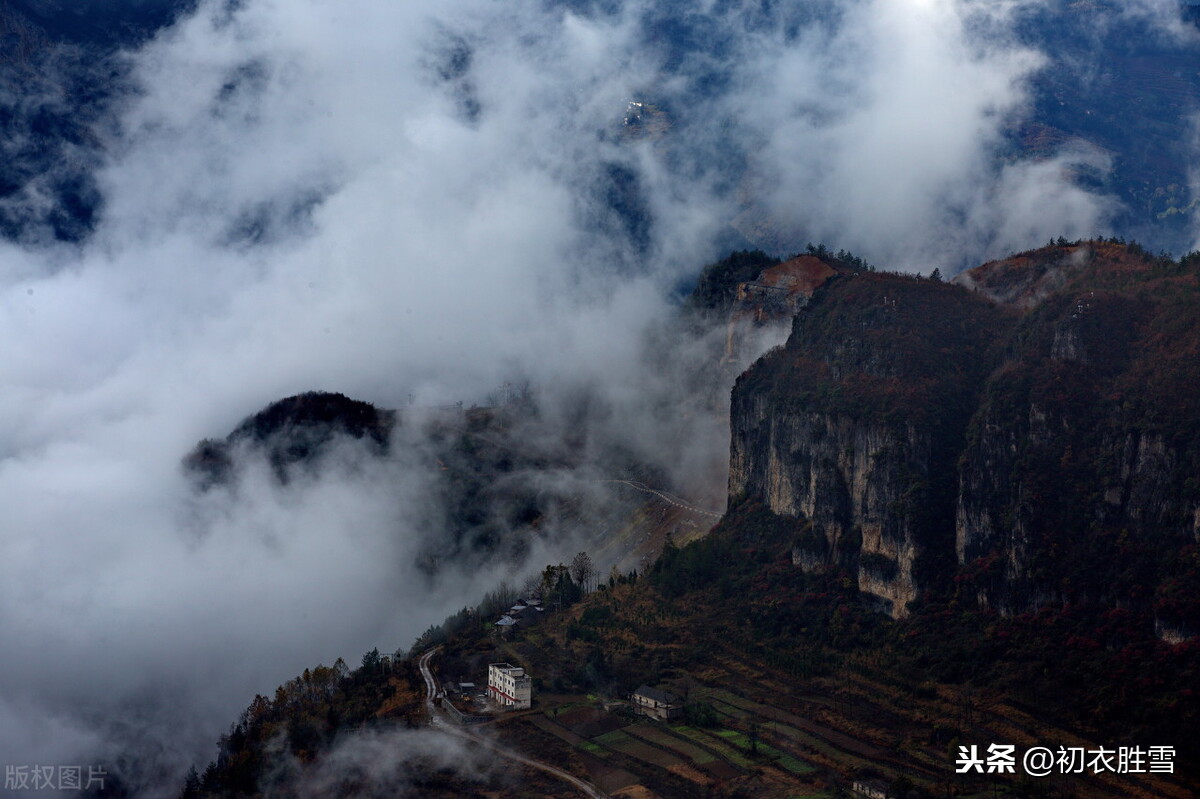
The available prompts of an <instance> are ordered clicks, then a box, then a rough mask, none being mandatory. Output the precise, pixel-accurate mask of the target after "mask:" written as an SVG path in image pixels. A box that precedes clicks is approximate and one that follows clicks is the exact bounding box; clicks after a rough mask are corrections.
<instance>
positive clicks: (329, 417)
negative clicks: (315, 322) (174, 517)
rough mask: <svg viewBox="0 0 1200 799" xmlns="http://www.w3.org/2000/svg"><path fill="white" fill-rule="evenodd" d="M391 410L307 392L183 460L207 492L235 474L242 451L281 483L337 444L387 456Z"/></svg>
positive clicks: (247, 421) (393, 414) (311, 465)
mask: <svg viewBox="0 0 1200 799" xmlns="http://www.w3.org/2000/svg"><path fill="white" fill-rule="evenodd" d="M396 419H397V415H396V412H395V411H390V410H384V409H380V408H376V407H375V406H374V405H371V404H370V403H367V402H360V401H358V400H353V399H350V398H348V397H345V396H343V395H341V394H330V393H325V392H318V391H313V392H308V393H306V394H297V395H296V396H294V397H287V398H286V399H282V400H279V401H277V402H273V403H271V404H270V405H268V406H267V407H265V408H263V409H262V410H261V411H259V412H258V413H256V414H254V415H253V416H250V417H248V418H246V419H245V420H243V421H242V423H241V424H239V425H238V426H237V428H235V429H234V430H233V432H231V433H230V434H229V435H228V436H226V437H225V438H224V439H205V440H204V441H201V442H200V443H199V444H197V445H196V448H195V449H193V450H192V452H191V453H189V454H188V455H187V457H186V458H184V461H183V465H184V468H185V470H186V471H187V473H188V474H190V475H191V476H192V478H193V480H194V481H195V482H196V484H197V486H198V487H199V488H200V489H202V490H207V489H209V488H212V487H214V486H217V485H223V484H227V483H229V481H230V480H232V479H233V478H234V476H235V471H236V469H235V466H236V460H237V459H236V457H235V453H236V452H237V451H239V450H240V449H243V448H244V449H245V450H247V451H254V452H258V453H261V454H262V455H264V456H265V457H266V459H267V461H268V463H269V464H270V466H271V469H272V472H273V473H274V475H275V477H276V479H278V480H279V482H280V483H287V482H288V481H289V479H290V478H291V475H292V474H293V472H295V471H296V470H297V469H301V468H309V469H311V468H315V467H316V465H317V464H318V463H319V462H320V460H321V459H322V458H323V457H324V455H325V454H326V453H327V452H328V451H330V450H331V449H332V448H333V446H334V445H335V443H336V442H337V441H338V440H348V441H356V442H359V443H360V444H361V445H362V446H363V447H364V448H365V450H366V451H367V452H368V453H370V454H372V455H376V456H382V455H385V454H387V451H388V446H389V442H390V436H391V432H392V427H393V425H394V424H395V423H396Z"/></svg>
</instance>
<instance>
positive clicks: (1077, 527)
mask: <svg viewBox="0 0 1200 799" xmlns="http://www.w3.org/2000/svg"><path fill="white" fill-rule="evenodd" d="M1093 266H1098V267H1099V272H1098V273H1093V274H1091V275H1090V276H1088V275H1081V276H1080V278H1078V279H1077V280H1076V281H1075V282H1074V283H1071V284H1069V285H1068V286H1067V288H1066V289H1065V290H1064V291H1062V292H1060V293H1059V294H1057V295H1055V296H1052V297H1050V298H1049V299H1047V300H1045V301H1044V302H1042V303H1041V304H1040V305H1039V306H1037V307H1036V309H1035V310H1034V311H1033V312H1032V313H1029V314H1027V315H1026V316H1025V318H1023V319H1022V320H1021V322H1020V324H1019V325H1018V326H1017V328H1016V330H1015V331H1014V338H1013V342H1012V345H1011V349H1010V353H1009V356H1010V357H1009V359H1008V362H1007V363H1006V364H1005V367H1004V368H1003V369H1001V370H998V371H997V373H996V374H995V375H993V376H992V378H991V380H990V381H989V384H988V387H987V390H986V391H985V394H984V396H983V398H982V402H981V405H980V409H979V410H978V412H977V414H976V418H975V420H974V421H973V423H972V426H971V432H970V435H969V436H968V442H967V446H966V448H965V450H964V453H963V459H962V466H961V471H960V486H959V497H958V507H957V512H956V530H955V548H956V555H957V558H958V562H959V563H960V564H961V565H962V566H963V567H966V568H967V569H968V570H970V571H972V572H973V581H972V585H973V586H974V587H975V590H976V597H975V598H976V600H977V601H978V602H979V603H980V604H982V605H985V606H990V607H994V608H996V609H998V610H1000V611H1001V612H1004V613H1016V612H1021V611H1024V610H1029V609H1035V608H1038V607H1040V606H1043V605H1046V604H1065V603H1074V602H1119V603H1125V604H1128V603H1134V604H1140V605H1141V606H1143V607H1147V608H1148V607H1150V606H1151V605H1153V604H1154V603H1155V602H1156V599H1155V597H1154V593H1155V591H1156V590H1157V589H1156V585H1158V584H1163V582H1164V579H1169V578H1167V575H1168V574H1170V573H1171V572H1172V571H1175V570H1176V567H1175V566H1174V565H1172V564H1171V563H1170V561H1172V560H1173V559H1174V555H1175V552H1177V551H1178V548H1179V547H1180V546H1182V545H1184V544H1186V543H1187V542H1189V541H1190V542H1193V543H1194V542H1195V540H1196V538H1195V520H1196V512H1197V502H1198V501H1200V497H1198V496H1197V494H1196V490H1195V480H1194V478H1193V475H1194V469H1195V466H1196V464H1195V452H1194V446H1195V442H1196V432H1195V423H1196V417H1195V416H1193V415H1192V411H1189V410H1188V409H1189V408H1191V406H1192V405H1193V401H1192V400H1190V399H1188V398H1187V397H1186V396H1180V393H1181V391H1182V392H1188V391H1190V390H1191V389H1188V388H1186V387H1187V386H1189V385H1191V386H1194V385H1195V384H1196V383H1195V380H1196V379H1197V377H1200V368H1198V366H1197V364H1196V363H1195V360H1194V359H1193V358H1190V357H1189V356H1186V355H1183V353H1185V352H1188V351H1189V350H1190V346H1191V342H1190V341H1189V340H1190V339H1192V338H1194V337H1195V336H1196V332H1197V331H1196V330H1195V327H1196V319H1195V315H1194V314H1193V313H1191V312H1190V311H1186V312H1182V313H1181V311H1183V309H1181V308H1173V307H1172V306H1174V305H1175V304H1176V301H1177V300H1176V297H1175V296H1174V295H1173V294H1162V293H1160V292H1161V286H1159V285H1158V284H1159V281H1160V279H1161V277H1162V276H1158V275H1155V273H1154V270H1153V269H1152V268H1150V266H1149V265H1145V266H1144V267H1143V270H1142V272H1140V273H1136V272H1135V273H1134V274H1133V275H1132V276H1131V275H1129V274H1127V273H1124V270H1119V271H1118V275H1116V276H1114V275H1112V274H1111V271H1112V270H1111V266H1112V265H1111V264H1110V265H1105V264H1099V265H1093ZM1121 284H1124V285H1121ZM1093 286H1094V288H1093ZM1168 319H1169V320H1171V321H1170V322H1168V321H1167V320H1168ZM1166 328H1169V329H1170V330H1171V335H1170V337H1167V336H1164V335H1163V334H1164V333H1165V332H1166V330H1165V329H1166ZM1164 346H1165V348H1166V349H1165V350H1164V349H1163V347H1164ZM1177 347H1178V348H1180V349H1181V351H1180V352H1178V353H1176V352H1173V350H1174V349H1175V348H1177ZM1180 356H1182V357H1180ZM1155 384H1157V385H1159V386H1161V388H1160V389H1157V390H1156V389H1155V388H1154V386H1155ZM1172 406H1174V407H1176V408H1178V409H1179V412H1178V413H1173V412H1171V411H1169V410H1168V408H1170V407H1172ZM1189 481H1190V482H1189ZM1166 604H1172V603H1170V602H1167V603H1166ZM1160 626H1161V627H1162V629H1173V628H1172V627H1171V625H1170V624H1166V625H1160Z"/></svg>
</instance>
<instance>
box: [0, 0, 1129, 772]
mask: <svg viewBox="0 0 1200 799" xmlns="http://www.w3.org/2000/svg"><path fill="white" fill-rule="evenodd" d="M785 5H786V4H785ZM985 5H986V7H985ZM675 6H678V7H675ZM764 9H769V6H765V5H763V4H759V3H752V2H748V1H747V2H745V3H741V4H739V3H728V2H699V1H698V2H694V3H680V4H674V5H673V6H672V8H671V9H670V10H669V11H666V10H663V9H661V8H659V7H658V6H657V5H656V4H652V3H644V4H643V3H639V2H626V3H605V4H600V3H596V4H593V3H587V2H571V3H551V2H540V3H513V4H497V3H495V2H485V1H484V0H439V2H419V1H417V0H414V1H413V2H406V3H401V4H394V3H381V2H367V0H343V1H342V2H323V1H320V0H306V1H305V2H296V3H280V2H271V1H270V0H245V2H241V3H226V2H215V1H213V0H207V1H204V2H200V3H199V4H198V5H197V7H196V9H195V10H194V12H192V13H189V14H188V15H186V16H185V17H183V18H181V19H179V20H178V21H177V22H176V23H175V24H174V25H172V26H170V27H167V28H164V29H162V30H161V31H160V32H159V33H158V35H157V36H156V37H154V38H153V39H151V40H149V41H148V42H146V43H145V44H143V45H141V46H139V47H138V48H137V49H134V50H129V51H126V52H124V53H122V54H120V55H119V56H118V59H117V60H118V61H119V63H120V65H121V70H120V72H121V74H122V76H123V77H122V84H121V85H122V88H121V90H120V91H119V92H116V94H115V95H114V97H112V98H109V99H108V100H107V101H106V104H105V107H104V109H103V113H98V114H97V119H96V120H87V126H88V129H87V134H88V135H87V136H86V137H81V138H80V143H79V144H73V145H72V148H71V152H72V153H76V155H74V156H73V157H76V158H78V159H81V161H80V163H83V164H84V166H87V168H88V174H89V175H90V176H91V178H90V180H92V181H93V182H94V187H95V191H96V192H97V193H98V195H99V196H100V197H101V198H102V203H101V204H100V205H99V212H98V216H97V219H96V221H95V225H94V229H93V230H92V231H91V232H90V233H89V234H88V235H87V236H85V237H81V238H80V240H79V241H77V242H75V243H69V244H64V243H61V242H59V243H55V242H53V241H51V239H50V238H48V237H47V236H45V235H42V234H39V233H37V232H36V230H33V228H31V229H30V230H33V232H27V234H23V235H22V236H17V237H10V238H9V239H8V240H6V241H5V242H4V243H0V341H2V342H4V344H3V346H2V348H0V352H2V353H3V355H2V357H0V508H3V511H2V512H0V641H2V642H3V656H2V657H0V760H2V761H3V762H5V763H7V764H32V763H41V764H50V763H55V764H73V763H84V764H87V763H102V764H104V765H105V766H106V767H108V769H109V770H110V771H111V772H119V773H121V775H122V776H123V777H124V778H125V779H126V780H127V781H128V782H129V784H131V785H133V786H134V787H135V788H136V789H137V790H138V791H139V792H140V793H141V794H144V795H167V794H173V793H175V792H177V790H178V788H179V786H180V780H181V777H182V774H183V772H184V770H186V768H187V767H188V765H190V764H191V763H192V762H198V763H201V764H203V762H205V761H207V760H208V759H209V758H210V757H211V756H212V752H213V742H214V741H215V739H216V737H217V735H219V734H220V733H221V732H223V731H225V730H226V729H227V728H228V725H229V723H230V722H231V721H232V720H233V719H234V718H236V716H237V713H238V712H239V711H240V710H241V709H242V708H243V707H245V706H246V704H247V703H248V702H249V700H250V699H251V698H252V697H253V696H254V694H255V693H269V692H270V691H271V690H272V689H273V688H274V686H275V685H277V684H279V683H281V682H283V681H284V680H286V679H288V678H290V677H291V676H293V675H295V674H296V673H298V672H300V671H302V670H303V669H304V668H305V667H306V666H312V665H314V664H316V663H319V662H324V663H331V662H333V661H334V660H335V659H336V658H337V657H339V656H341V657H344V658H346V660H347V661H349V662H351V663H356V662H357V661H358V657H359V656H360V655H361V653H362V652H364V651H367V650H369V649H371V648H373V647H376V646H378V647H380V648H381V649H383V650H384V651H389V650H392V649H395V648H397V647H406V646H408V645H409V644H410V643H411V642H412V640H413V639H414V638H415V637H416V636H417V635H418V634H419V633H420V632H421V631H423V630H424V629H425V628H427V627H428V626H429V625H430V624H431V623H434V622H437V621H440V620H441V619H442V618H443V617H445V616H446V615H447V614H448V613H449V612H451V611H453V610H456V609H458V608H459V607H461V606H463V605H464V604H467V603H470V602H473V601H475V600H476V599H478V595H479V594H480V593H481V591H482V590H485V588H486V587H487V586H489V585H491V584H494V583H495V582H496V581H499V580H500V579H502V578H504V577H511V576H512V575H508V574H506V573H505V569H504V568H503V567H502V566H501V565H499V564H497V565H496V567H495V568H494V569H492V570H491V571H487V570H486V569H485V570H484V571H483V573H480V572H476V571H473V572H471V573H462V572H456V571H455V570H454V569H448V570H446V571H444V572H442V573H441V574H439V576H438V577H437V578H436V579H433V580H431V579H430V578H429V577H428V575H425V574H422V573H420V572H419V571H418V570H417V569H416V568H415V566H414V563H413V558H414V557H415V555H416V553H418V552H420V551H421V548H422V546H424V545H425V544H426V543H427V542H428V541H429V539H430V537H435V538H436V536H437V534H438V531H436V530H430V529H427V527H425V526H419V525H416V524H414V519H416V518H418V517H421V518H428V514H427V513H424V510H425V509H424V508H423V505H422V503H424V502H426V498H427V494H428V482H427V481H428V476H427V474H426V471H425V466H424V461H423V460H422V459H421V458H420V457H419V454H420V452H421V443H420V442H419V441H415V440H412V439H411V438H410V439H406V438H405V436H408V435H411V432H405V433H398V434H397V436H398V438H397V439H396V440H395V441H394V442H393V443H394V446H393V448H392V455H390V456H389V457H388V458H386V459H383V460H379V459H370V458H367V457H365V456H364V455H363V454H362V453H361V452H358V451H356V450H355V449H354V448H353V447H347V448H346V449H345V450H344V451H339V453H337V454H336V457H333V458H331V459H329V462H328V463H327V464H326V465H325V466H324V467H323V468H322V470H321V471H320V472H319V474H317V475H313V476H309V477H306V478H305V479H301V480H297V481H293V482H291V483H289V484H287V485H278V484H277V483H275V482H272V480H271V479H270V475H269V473H268V471H267V470H266V468H265V467H263V468H261V469H259V470H258V471H256V470H255V468H250V469H249V470H248V471H247V473H246V474H244V475H243V480H242V482H241V484H240V487H239V490H238V491H237V492H236V493H232V492H230V493H220V492H218V493H216V494H213V495H212V496H209V497H205V498H203V499H202V500H198V499H197V498H196V494H195V491H194V487H193V486H192V485H191V484H190V483H189V481H188V479H187V478H186V476H185V475H184V473H183V471H182V470H181V469H180V460H181V458H182V457H183V456H184V455H185V454H186V453H187V452H188V451H189V450H191V448H192V447H193V446H194V445H195V443H196V442H197V441H199V440H200V439H202V438H205V437H218V436H224V435H225V434H226V433H227V432H228V431H230V430H231V429H232V428H233V427H234V426H235V425H236V424H237V423H238V422H239V421H240V420H241V419H242V418H244V417H246V416H247V415H248V414H251V413H253V412H254V411H256V410H258V409H259V408H261V407H262V406H264V405H266V404H267V403H269V402H271V401H273V400H275V399H278V398H280V397H284V396H288V395H291V394H296V393H299V392H302V391H308V390H327V391H336V392H341V393H344V394H346V395H347V396H350V397H354V398H356V399H361V400H366V401H370V402H373V403H376V404H378V405H381V406H383V407H391V408H399V407H403V406H405V405H406V404H408V403H410V402H411V403H412V404H414V405H416V406H421V407H428V406H435V405H439V404H445V403H454V402H459V401H462V402H464V403H466V404H467V405H470V404H472V403H475V402H480V403H482V402H483V400H484V397H485V396H486V395H487V393H488V392H489V391H492V390H493V389H494V388H495V387H496V386H498V385H500V384H501V383H503V382H505V381H507V380H512V379H520V380H526V381H528V382H529V384H530V385H532V386H534V387H535V389H536V391H537V392H538V396H539V398H540V402H541V404H542V406H543V413H544V419H545V424H546V425H548V426H549V428H548V429H549V430H550V431H551V433H549V434H551V435H552V434H553V431H554V430H556V429H559V430H561V429H564V428H566V427H568V426H569V425H570V424H572V423H573V422H572V420H573V419H574V417H573V416H572V406H571V403H572V402H575V401H577V400H578V397H579V396H580V392H584V393H586V394H587V395H588V396H590V397H592V398H593V401H594V402H595V403H597V406H598V407H602V408H603V413H599V414H596V415H595V416H594V417H592V421H590V422H589V424H590V427H589V433H590V435H592V436H595V437H600V438H604V439H607V440H609V441H610V443H612V445H613V446H619V447H621V448H624V449H626V450H628V451H631V452H634V453H636V454H637V456H638V457H639V458H642V459H644V460H645V461H647V462H648V463H651V464H652V465H654V466H655V467H656V468H658V469H661V470H662V471H663V473H664V474H666V475H668V477H669V479H670V480H671V481H672V485H673V488H674V490H677V491H680V492H691V493H690V494H685V495H689V496H692V497H693V498H694V499H696V500H706V501H709V502H715V503H716V505H715V506H716V507H719V506H720V503H721V501H722V500H723V497H721V496H719V492H720V489H721V487H722V486H723V484H724V468H725V458H726V457H727V452H728V449H727V447H728V438H727V436H728V432H727V429H726V427H725V424H724V422H723V421H722V420H721V419H719V418H718V417H716V416H714V415H713V414H711V413H706V409H711V407H712V405H711V403H710V402H709V400H710V399H711V396H716V397H717V398H718V406H719V398H720V397H721V396H722V395H724V396H726V397H727V391H728V386H727V385H726V386H722V385H720V384H717V385H715V387H714V384H713V382H712V381H719V380H725V379H727V377H721V376H720V375H719V374H717V373H716V372H715V371H714V374H713V376H712V381H708V382H706V380H707V378H705V379H698V377H697V374H696V369H697V364H701V363H703V362H704V357H706V356H705V353H707V352H709V351H710V350H711V348H712V346H713V342H714V341H718V340H719V339H720V337H721V336H723V333H722V332H721V331H720V330H717V331H710V333H709V337H708V338H706V337H704V336H702V335H699V334H698V335H697V336H696V337H695V338H694V339H693V340H687V341H682V342H681V341H676V340H668V341H665V342H664V337H666V338H667V339H670V337H671V336H672V335H674V333H672V331H675V330H676V329H677V328H675V327H673V326H672V325H673V323H672V322H671V320H672V317H673V316H674V314H676V313H677V309H678V298H679V294H680V291H681V287H683V288H686V286H687V285H688V284H689V281H691V280H693V279H694V277H695V275H696V273H697V272H698V270H699V267H700V266H701V265H703V264H704V263H706V262H709V261H713V260H716V259H717V258H719V257H721V256H722V255H724V254H725V252H726V251H727V250H728V249H729V248H730V247H734V246H738V247H741V246H751V245H760V244H761V245H763V246H766V247H768V248H769V249H774V250H778V251H780V252H781V254H786V253H787V252H790V251H796V250H800V249H802V248H803V246H804V243H805V242H806V241H809V240H811V241H814V242H817V241H823V242H826V243H828V244H830V245H832V246H834V247H835V248H837V247H847V248H849V249H851V250H853V251H854V252H855V253H856V254H857V255H860V256H863V257H865V258H867V259H868V260H869V261H871V262H872V263H874V264H876V265H877V266H879V267H881V268H896V269H907V270H918V271H929V270H930V269H932V268H933V267H935V266H942V267H943V268H944V269H945V268H951V269H953V268H957V267H959V266H962V265H963V264H965V263H968V262H971V261H976V262H977V261H979V260H982V259H983V258H985V257H988V256H993V255H1003V254H1004V253H1005V252H1007V251H1009V250H1016V249H1023V248H1028V247H1032V246H1037V245H1040V244H1042V243H1044V241H1045V240H1046V239H1047V238H1050V237H1052V236H1058V235H1066V236H1068V237H1073V236H1081V235H1090V234H1092V233H1096V232H1105V231H1106V228H1105V226H1106V224H1107V220H1108V219H1109V217H1110V215H1111V214H1112V213H1113V211H1114V201H1113V200H1112V199H1111V198H1109V197H1107V196H1105V195H1102V194H1099V193H1095V192H1089V191H1087V190H1085V189H1084V188H1081V187H1080V186H1079V185H1078V184H1077V182H1076V181H1075V180H1074V179H1073V170H1076V169H1077V168H1078V167H1079V166H1080V165H1086V166H1087V167H1089V168H1093V169H1098V170H1104V169H1106V168H1107V158H1108V155H1106V154H1105V153H1103V152H1100V151H1094V150H1089V149H1086V148H1065V149H1063V150H1062V151H1061V152H1058V153H1056V154H1055V155H1053V156H1052V157H1048V158H1043V159H1041V160H1038V161H1021V160H1007V161H998V159H997V157H996V155H997V151H998V148H999V147H1000V142H1001V137H1002V132H1003V129H1004V126H1005V124H1006V123H1007V121H1008V120H1009V119H1010V118H1011V116H1012V115H1013V114H1016V113H1017V112H1019V111H1020V109H1021V108H1022V107H1023V105H1024V104H1025V103H1026V102H1027V101H1028V82H1029V81H1030V80H1031V78H1032V77H1033V76H1035V75H1036V74H1037V72H1038V70H1039V69H1040V68H1041V67H1042V66H1043V64H1044V63H1045V59H1044V56H1043V54H1040V53H1038V52H1036V51H1035V50H1032V49H1030V48H1029V46H1028V45H1022V44H1018V43H1017V40H1016V38H1015V37H1010V36H1009V35H1008V29H1007V27H1006V26H1007V24H1008V23H1007V17H1006V16H1005V15H1004V13H1002V12H999V11H996V10H995V8H994V4H979V3H974V2H967V1H965V0H964V1H963V2H953V1H952V0H908V1H907V2H883V0H879V1H878V2H867V1H865V0H864V1H862V2H845V3H838V2H829V3H824V4H821V3H818V4H802V8H801V9H799V10H790V11H789V10H764ZM672 19H674V20H676V21H678V24H676V23H675V22H672ZM684 33H686V35H684ZM53 77H54V76H53V75H49V76H47V80H49V81H51V82H52V81H53ZM24 90H25V88H23V87H22V86H21V85H10V86H5V87H3V91H5V92H7V93H13V94H17V95H20V93H21V92H22V91H24ZM28 91H31V92H32V91H38V92H43V93H45V92H47V91H49V90H48V89H47V88H46V83H45V82H44V81H43V82H41V83H39V84H37V85H36V86H33V87H32V88H28ZM22 96H23V95H22ZM634 100H637V101H644V102H647V103H652V104H654V105H655V106H656V108H658V109H660V110H661V113H662V114H663V117H662V118H663V119H665V121H666V124H664V125H661V126H659V127H658V128H656V129H655V130H652V131H639V130H631V129H630V126H629V125H626V124H623V122H624V120H625V118H626V112H627V108H628V106H629V103H630V102H631V101H634ZM29 103H31V104H35V105H36V103H34V100H33V99H31V98H29ZM93 161H94V163H95V166H94V168H93V167H92V166H91V164H92V162H93ZM46 201H47V199H46V196H44V194H39V193H38V191H37V190H36V186H35V187H34V188H33V189H29V190H27V191H26V192H25V193H24V194H20V195H14V196H13V197H10V198H8V199H7V200H6V202H10V203H26V204H28V211H29V213H28V216H29V218H34V217H37V215H38V214H39V213H41V210H39V209H41V208H42V206H41V205H38V204H39V203H44V202H46ZM10 210H11V209H10ZM18 210H20V209H18ZM18 216H19V214H18ZM39 229H40V228H39ZM765 343H770V342H765ZM704 392H710V396H704V397H701V398H699V399H697V395H698V394H703V393H704ZM410 396H411V400H410ZM556 424H557V425H559V427H558V428H555V425H556ZM545 432H546V431H545V430H543V431H542V433H545ZM588 476H589V477H591V476H593V475H592V473H589V474H588ZM596 476H602V475H598V474H597V475H596ZM572 535H573V533H572V531H570V530H564V531H563V533H562V538H561V541H562V546H563V550H562V552H558V551H555V550H554V548H553V547H552V546H549V545H547V548H546V550H545V551H542V550H538V551H535V552H534V553H532V554H531V556H530V565H531V566H532V567H537V566H539V565H541V564H542V563H544V562H545V561H546V560H549V559H557V558H561V557H563V556H564V553H565V554H566V556H567V557H569V553H570V552H571V550H570V549H569V547H570V546H571V545H572V544H573V539H572V537H571V536H572ZM346 756H347V757H349V755H346Z"/></svg>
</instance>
